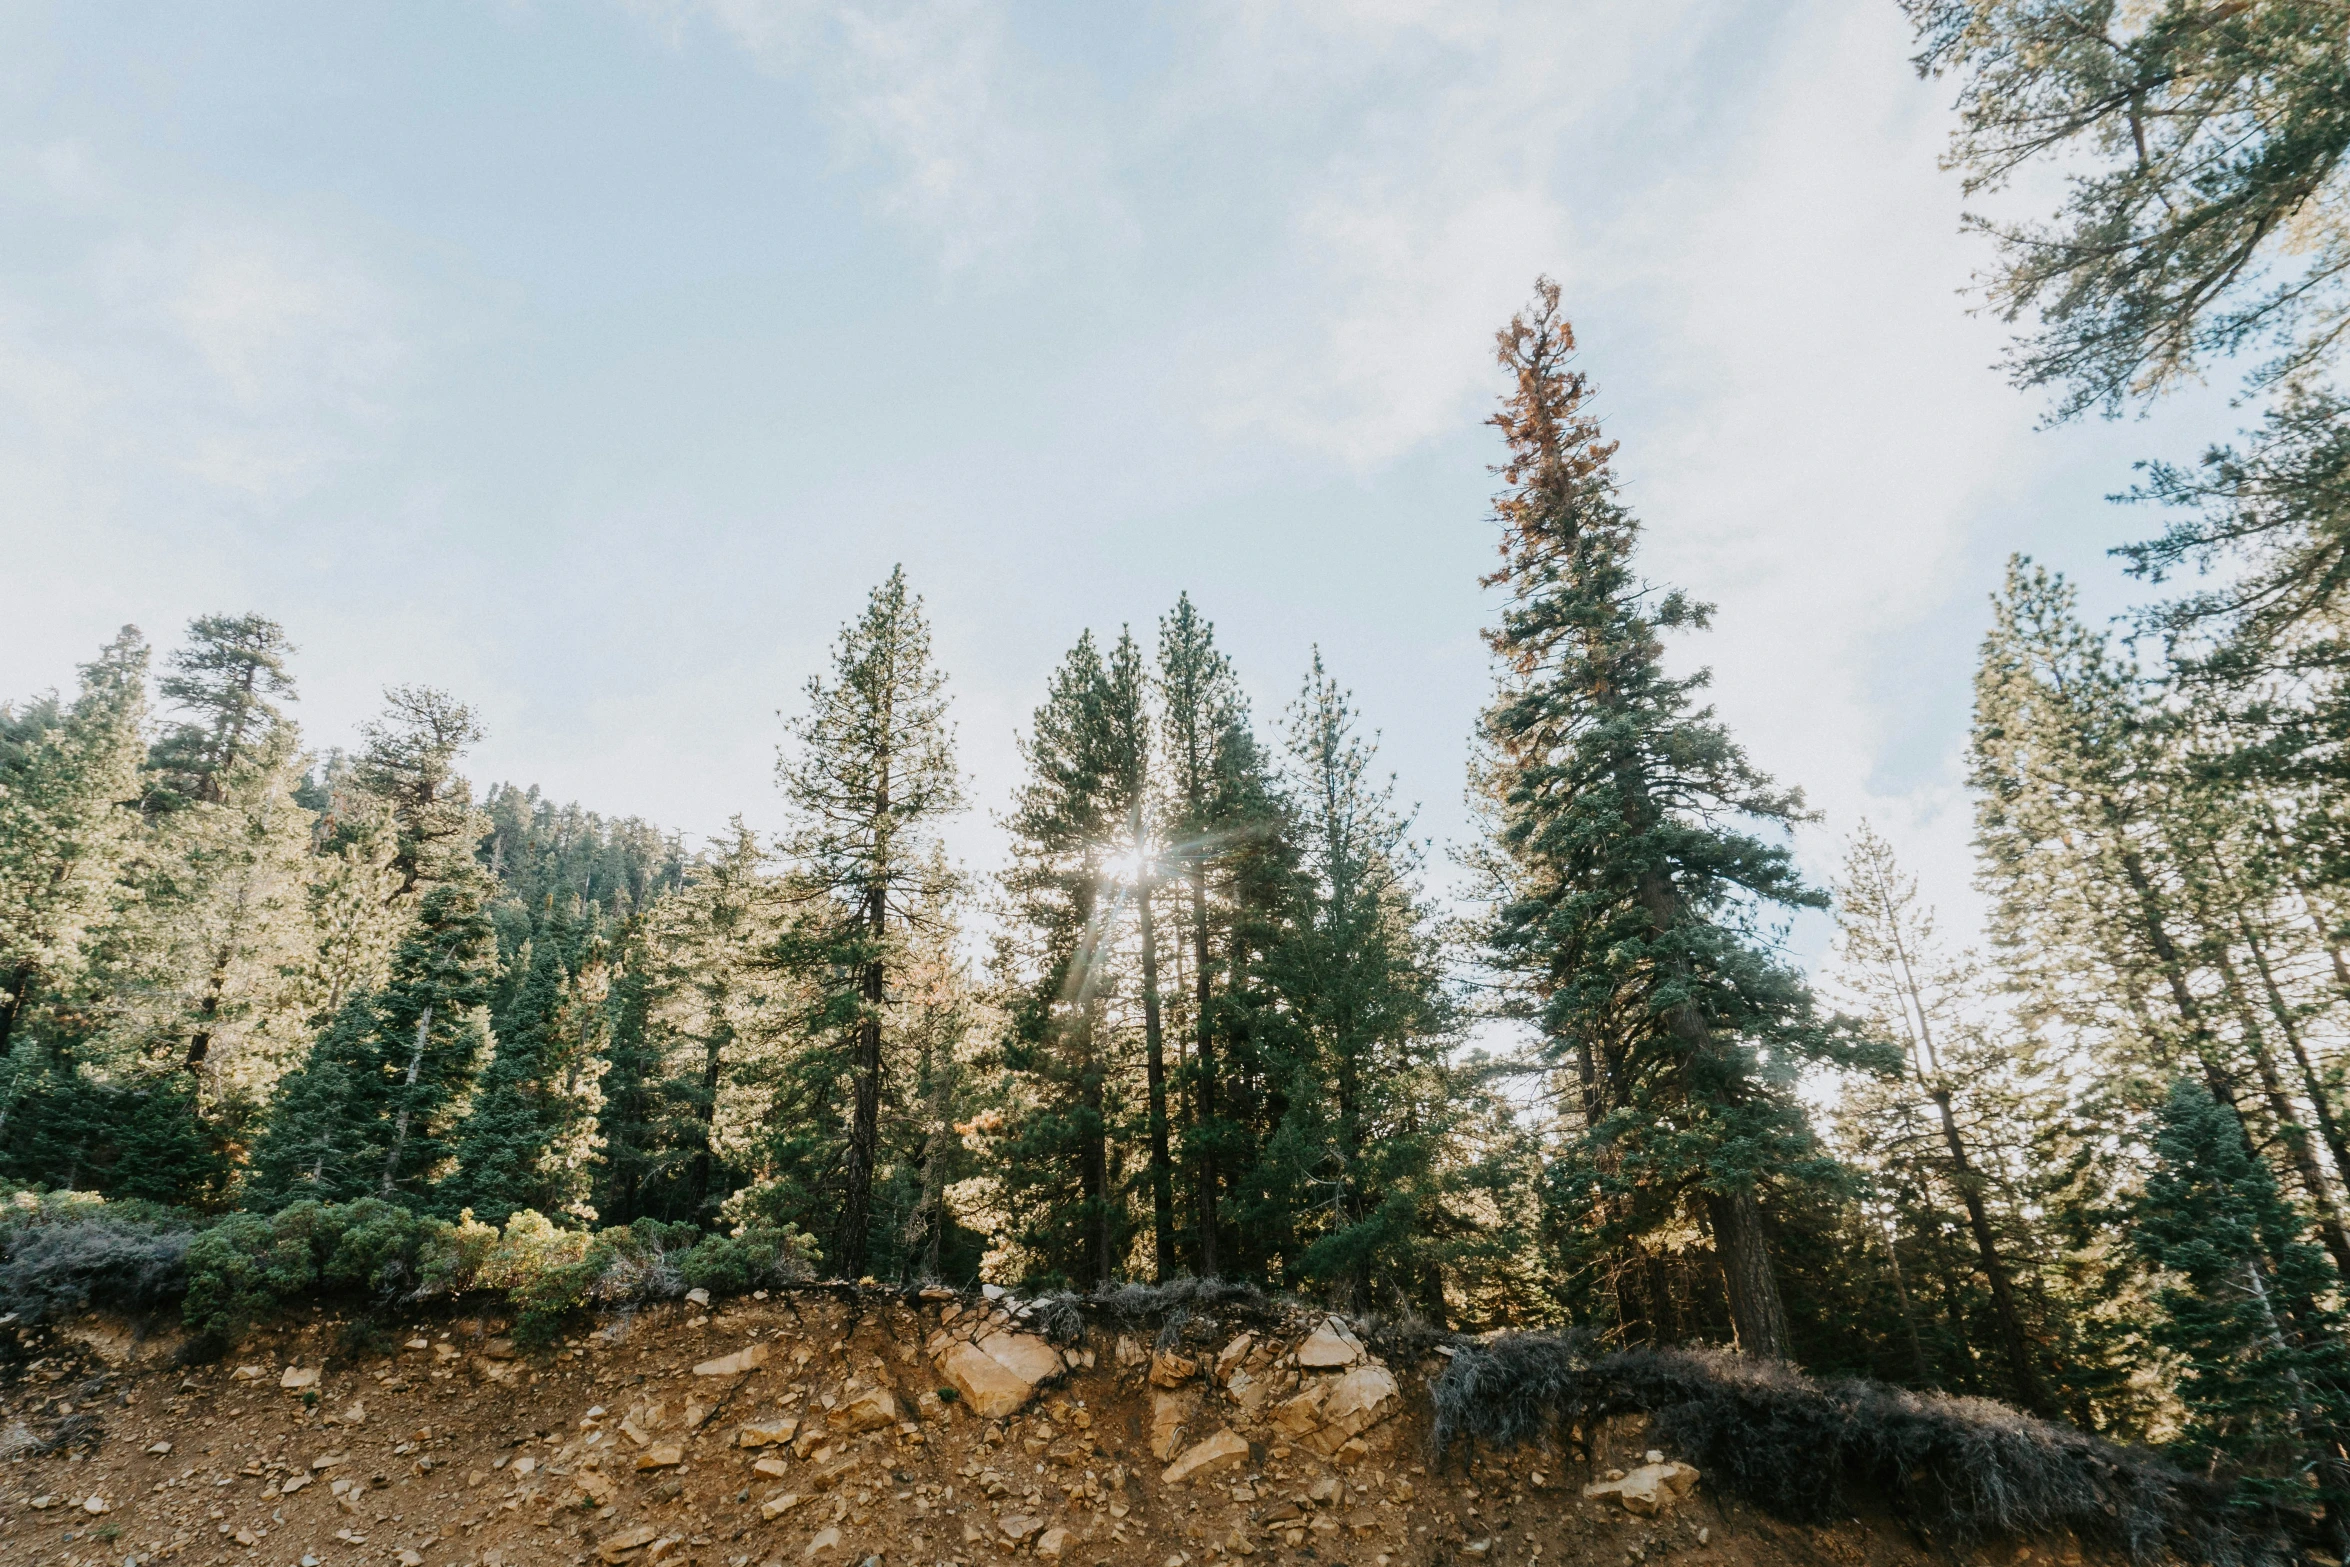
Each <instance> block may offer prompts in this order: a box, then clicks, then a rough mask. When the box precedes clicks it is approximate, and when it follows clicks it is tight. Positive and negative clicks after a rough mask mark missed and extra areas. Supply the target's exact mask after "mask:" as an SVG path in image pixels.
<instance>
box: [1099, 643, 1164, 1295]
mask: <svg viewBox="0 0 2350 1567" xmlns="http://www.w3.org/2000/svg"><path fill="white" fill-rule="evenodd" d="M1101 702H1102V715H1101V721H1102V724H1103V728H1104V734H1103V740H1104V743H1105V745H1106V746H1107V748H1108V756H1107V759H1106V761H1107V778H1106V780H1105V799H1104V802H1103V807H1104V814H1105V816H1107V817H1108V818H1109V819H1110V820H1111V821H1112V822H1114V823H1115V824H1116V830H1117V831H1118V832H1119V834H1120V840H1119V845H1118V849H1117V851H1116V857H1117V859H1119V860H1121V861H1123V862H1124V865H1125V867H1126V869H1125V872H1124V874H1125V875H1126V876H1127V877H1128V878H1129V886H1128V888H1127V896H1128V897H1129V898H1130V899H1131V901H1132V905H1133V909H1134V918H1135V937H1134V939H1135V943H1136V947H1137V956H1138V959H1139V966H1140V972H1139V974H1138V975H1137V988H1138V990H1139V992H1140V996H1141V1000H1142V1028H1143V1078H1144V1102H1145V1107H1146V1108H1145V1115H1146V1116H1147V1118H1148V1138H1149V1155H1148V1157H1149V1160H1150V1166H1149V1168H1150V1191H1151V1270H1152V1276H1153V1277H1154V1278H1157V1279H1159V1280H1161V1281H1164V1280H1167V1279H1171V1278H1173V1277H1174V1276H1175V1272H1176V1260H1175V1162H1174V1157H1173V1153H1172V1143H1171V1140H1170V1136H1169V1121H1168V1115H1167V1041H1166V1031H1165V1026H1164V1021H1163V1018H1162V998H1161V996H1160V992H1159V932H1158V917H1157V914H1158V911H1157V903H1158V899H1159V875H1160V870H1159V858H1160V844H1159V842H1158V837H1157V825H1156V822H1155V819H1154V815H1155V813H1154V807H1155V804H1156V802H1155V799H1154V796H1155V795H1156V793H1157V789H1158V779H1157V777H1156V776H1155V773H1156V770H1155V769H1154V767H1153V765H1152V762H1153V756H1152V746H1151V728H1152V725H1151V714H1150V676H1149V673H1148V672H1147V670H1146V669H1145V668H1144V665H1143V657H1142V649H1141V648H1139V647H1137V646H1136V645H1135V641H1134V637H1133V635H1132V634H1131V633H1130V632H1125V631H1121V632H1120V633H1119V636H1118V645H1117V647H1116V648H1115V649H1113V650H1112V651H1111V654H1110V660H1109V664H1108V666H1107V667H1106V668H1105V669H1104V670H1103V684H1102V689H1101Z"/></svg>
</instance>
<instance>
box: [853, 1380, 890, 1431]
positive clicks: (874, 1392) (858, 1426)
mask: <svg viewBox="0 0 2350 1567" xmlns="http://www.w3.org/2000/svg"><path fill="white" fill-rule="evenodd" d="M839 1414H840V1421H841V1424H842V1425H844V1426H846V1427H848V1429H850V1430H851V1431H878V1430H879V1429H881V1427H883V1426H889V1425H896V1424H897V1421H898V1401H897V1400H896V1399H895V1398H893V1397H892V1396H891V1395H890V1391H889V1389H888V1388H885V1387H877V1388H869V1389H867V1390H866V1391H865V1392H862V1393H859V1394H858V1395H857V1396H856V1397H854V1398H852V1399H850V1400H849V1401H848V1403H846V1404H845V1405H843V1406H842V1407H841V1409H840V1411H839Z"/></svg>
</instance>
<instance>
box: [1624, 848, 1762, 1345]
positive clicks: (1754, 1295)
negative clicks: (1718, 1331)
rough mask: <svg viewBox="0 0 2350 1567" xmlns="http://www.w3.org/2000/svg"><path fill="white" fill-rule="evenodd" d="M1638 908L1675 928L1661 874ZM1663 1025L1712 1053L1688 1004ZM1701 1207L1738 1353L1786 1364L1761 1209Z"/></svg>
mask: <svg viewBox="0 0 2350 1567" xmlns="http://www.w3.org/2000/svg"><path fill="white" fill-rule="evenodd" d="M1640 903H1641V907H1642V909H1643V911H1644V912H1646V914H1647V915H1648V918H1649V923H1650V925H1651V926H1652V927H1653V928H1654V929H1655V931H1656V933H1657V934H1658V935H1659V936H1662V935H1664V934H1665V933H1667V932H1668V931H1670V930H1671V929H1672V928H1673V926H1674V925H1675V924H1676V923H1678V920H1679V916H1680V912H1681V898H1680V893H1679V891H1678V890H1677V889H1676V888H1675V887H1674V886H1673V885H1672V883H1671V882H1670V881H1669V880H1667V879H1666V877H1665V876H1664V874H1663V873H1662V872H1660V871H1656V870H1649V871H1645V872H1643V873H1642V874H1641V877H1640ZM1665 1023H1666V1026H1667V1027H1669V1028H1670V1029H1671V1030H1672V1031H1673V1038H1674V1039H1675V1041H1676V1042H1678V1043H1679V1045H1680V1046H1681V1048H1682V1050H1683V1051H1684V1052H1686V1053H1687V1054H1688V1055H1689V1056H1691V1057H1692V1058H1702V1057H1706V1056H1710V1055H1712V1054H1713V1053H1714V1050H1715V1045H1714V1039H1713V1031H1712V1030H1711V1029H1710V1028H1708V1027H1707V1026H1706V1021H1705V1019H1704V1018H1703V1017H1701V1016H1699V1015H1698V1011H1697V1008H1696V1007H1694V1006H1692V1005H1690V1004H1689V1003H1688V1002H1682V1003H1681V1004H1679V1005H1677V1006H1674V1007H1670V1008H1668V1009H1667V1010H1666V1012H1665ZM1705 1207H1706V1217H1707V1219H1708V1221H1709V1222H1710V1224H1711V1225H1712V1228H1713V1232H1714V1249H1715V1250H1716V1251H1717V1252H1718V1253H1719V1254H1720V1257H1721V1264H1722V1281H1723V1286H1724V1288H1725V1289H1726V1290H1727V1292H1728V1295H1729V1304H1730V1323H1731V1326H1732V1328H1733V1329H1735V1331H1736V1333H1737V1335H1738V1347H1739V1349H1740V1350H1742V1351H1744V1352H1745V1353H1746V1354H1749V1355H1754V1356H1758V1357H1760V1358H1762V1359H1765V1360H1785V1359H1786V1358H1787V1354H1788V1345H1787V1308H1786V1306H1785V1304H1784V1303H1782V1302H1781V1300H1780V1299H1779V1279H1778V1274H1777V1273H1776V1272H1775V1271H1774V1270H1773V1269H1772V1267H1771V1251H1770V1244H1769V1242H1768V1240H1767V1239H1766V1238H1765V1236H1764V1235H1763V1227H1762V1209H1761V1207H1760V1205H1759V1204H1758V1203H1757V1202H1756V1201H1755V1194H1754V1188H1753V1186H1752V1185H1751V1184H1749V1185H1745V1186H1743V1187H1741V1188H1739V1189H1738V1190H1736V1191H1732V1192H1716V1191H1712V1190H1708V1191H1707V1192H1706V1194H1705Z"/></svg>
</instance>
